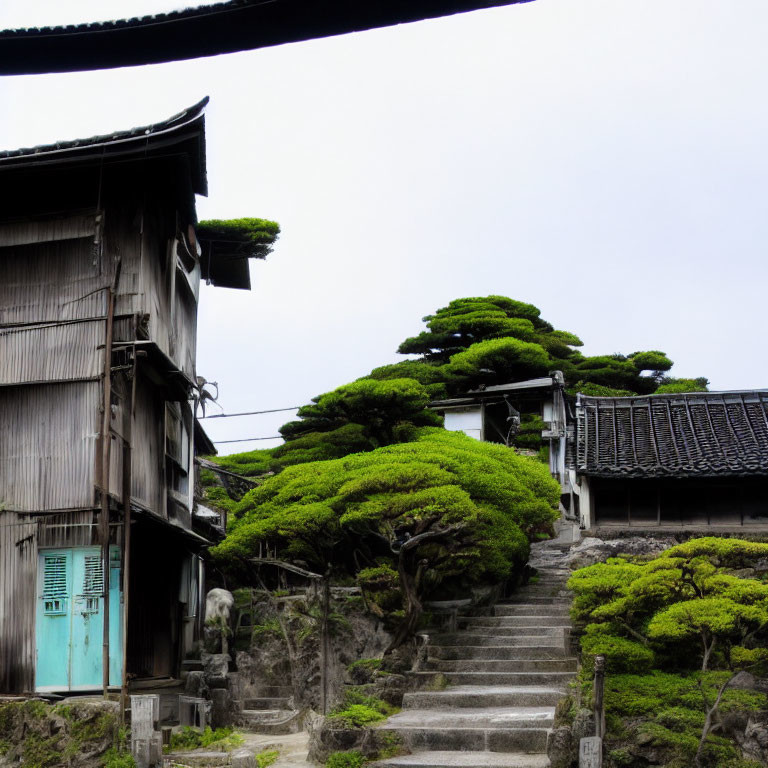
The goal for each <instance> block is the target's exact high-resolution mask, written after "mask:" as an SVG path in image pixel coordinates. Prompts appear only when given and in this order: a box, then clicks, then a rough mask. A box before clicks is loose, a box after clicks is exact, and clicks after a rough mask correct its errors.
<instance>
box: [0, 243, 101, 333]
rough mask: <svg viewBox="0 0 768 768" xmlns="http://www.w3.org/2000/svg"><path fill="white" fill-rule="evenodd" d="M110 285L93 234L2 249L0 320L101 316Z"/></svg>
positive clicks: (0, 322) (50, 319) (36, 320)
mask: <svg viewBox="0 0 768 768" xmlns="http://www.w3.org/2000/svg"><path fill="white" fill-rule="evenodd" d="M109 284H110V277H109V275H105V274H103V273H102V269H101V264H100V259H99V257H98V255H97V254H96V253H95V252H94V245H93V240H92V239H87V240H86V239H81V240H65V241H61V242H55V243H37V244H35V245H19V246H12V247H9V248H0V325H7V324H11V323H41V322H46V321H48V322H50V321H55V320H73V319H81V318H88V317H103V316H104V315H105V314H106V290H105V289H106V287H107V286H108V285H109Z"/></svg>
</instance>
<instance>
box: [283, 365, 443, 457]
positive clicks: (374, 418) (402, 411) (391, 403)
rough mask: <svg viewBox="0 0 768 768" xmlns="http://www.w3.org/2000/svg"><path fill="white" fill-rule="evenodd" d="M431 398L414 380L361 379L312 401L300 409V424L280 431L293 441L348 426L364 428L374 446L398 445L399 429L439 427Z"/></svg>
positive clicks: (291, 425) (296, 423) (288, 425)
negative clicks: (309, 433)
mask: <svg viewBox="0 0 768 768" xmlns="http://www.w3.org/2000/svg"><path fill="white" fill-rule="evenodd" d="M429 400H430V398H429V395H428V393H427V391H426V390H425V389H424V387H423V386H422V385H421V384H419V382H417V381H415V380H413V379H387V380H383V381H382V380H378V379H370V378H368V379H358V380H357V381H353V382H352V383H351V384H345V385H344V386H341V387H338V388H337V389H334V390H333V391H332V392H326V393H325V394H323V395H319V396H317V397H315V398H313V399H312V404H311V405H305V406H303V407H301V408H299V411H298V416H299V418H300V421H292V422H289V423H288V424H284V425H283V426H282V427H280V434H281V435H282V436H283V437H284V438H285V439H286V440H291V439H293V438H296V437H299V436H300V435H304V434H307V433H308V432H330V431H331V430H335V429H338V428H339V427H342V426H344V425H346V424H359V425H362V426H363V427H364V434H365V436H366V437H367V438H368V439H369V440H371V441H372V442H373V444H374V445H389V444H390V443H394V442H397V440H398V437H397V435H396V431H395V428H396V427H397V426H399V425H404V424H405V425H413V426H437V425H439V424H440V417H439V416H437V414H436V413H434V411H431V410H429V409H428V408H427V405H428V404H429Z"/></svg>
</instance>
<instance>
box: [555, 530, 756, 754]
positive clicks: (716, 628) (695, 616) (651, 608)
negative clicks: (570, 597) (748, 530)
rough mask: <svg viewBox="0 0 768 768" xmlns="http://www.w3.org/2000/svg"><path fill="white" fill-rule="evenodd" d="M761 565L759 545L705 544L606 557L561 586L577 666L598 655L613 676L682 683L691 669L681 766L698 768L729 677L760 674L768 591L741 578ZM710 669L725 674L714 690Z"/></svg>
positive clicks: (704, 541) (729, 541) (694, 541)
mask: <svg viewBox="0 0 768 768" xmlns="http://www.w3.org/2000/svg"><path fill="white" fill-rule="evenodd" d="M765 557H768V544H765V543H760V542H752V541H744V540H740V539H721V538H716V537H705V538H701V539H692V540H691V541H688V542H685V543H683V544H679V545H677V546H675V547H672V548H670V549H668V550H667V551H665V552H664V553H662V554H661V555H660V556H658V557H656V558H653V559H651V560H647V561H644V560H641V559H632V558H621V557H619V558H611V559H609V560H608V561H607V562H605V563H598V564H596V565H592V566H589V567H587V568H582V569H580V570H578V571H576V572H575V573H574V574H573V576H572V577H571V579H570V581H569V585H570V586H571V588H572V589H573V591H574V593H575V595H576V597H575V600H574V604H573V608H572V616H573V618H574V619H575V620H576V621H577V622H579V623H580V624H585V626H584V632H583V635H582V638H581V646H582V652H583V653H584V654H585V658H584V661H585V663H587V664H588V663H589V661H590V659H591V658H592V657H593V656H594V655H596V654H602V655H604V656H605V657H606V660H607V664H608V669H609V671H610V672H613V673H625V672H634V673H637V672H643V671H648V670H649V669H651V668H653V667H657V668H661V669H664V670H668V671H678V670H681V669H682V670H684V671H686V672H687V673H688V674H689V675H690V674H691V673H692V672H691V670H692V667H693V666H694V665H695V664H697V665H698V667H699V672H698V673H693V674H695V675H696V677H695V679H696V680H697V684H698V688H699V691H700V694H701V704H700V705H699V708H698V709H697V710H694V712H693V714H692V717H693V720H695V721H696V722H698V728H699V729H700V730H699V734H700V735H699V736H698V737H697V742H698V744H697V746H690V752H689V759H691V760H692V761H693V763H694V764H695V765H696V766H698V767H699V768H703V766H704V765H705V763H706V761H705V760H704V753H705V747H706V746H707V738H708V736H709V734H710V733H712V731H713V730H714V729H715V727H716V726H717V725H718V722H719V721H718V718H719V708H720V705H721V702H722V701H723V697H724V696H725V695H726V692H727V689H728V687H729V686H730V685H731V683H732V681H733V680H734V679H735V675H736V674H737V673H738V672H739V671H743V670H745V669H746V670H750V671H755V670H759V669H768V665H767V664H766V662H767V661H768V652H767V651H766V649H765V646H766V642H767V641H768V584H766V583H765V582H763V581H762V580H759V579H757V578H744V577H743V574H744V571H745V570H746V571H747V572H748V573H749V572H750V567H751V566H753V565H755V564H756V563H757V562H758V561H759V560H761V559H762V558H765ZM713 669H726V670H728V671H729V674H727V675H725V677H723V676H722V675H719V677H718V680H717V684H716V686H715V689H714V691H713V690H712V678H711V675H712V674H715V673H711V672H710V670H713ZM698 712H700V713H701V714H698ZM699 718H700V719H699ZM689 764H690V763H689Z"/></svg>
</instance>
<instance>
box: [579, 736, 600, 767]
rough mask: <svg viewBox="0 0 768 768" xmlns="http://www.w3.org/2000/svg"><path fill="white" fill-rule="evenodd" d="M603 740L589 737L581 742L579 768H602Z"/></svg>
mask: <svg viewBox="0 0 768 768" xmlns="http://www.w3.org/2000/svg"><path fill="white" fill-rule="evenodd" d="M602 765H603V740H602V739H601V738H600V737H599V736H587V737H585V738H583V739H582V740H581V741H580V742H579V768H602Z"/></svg>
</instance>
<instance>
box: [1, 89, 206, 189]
mask: <svg viewBox="0 0 768 768" xmlns="http://www.w3.org/2000/svg"><path fill="white" fill-rule="evenodd" d="M207 103H208V97H207V96H206V97H205V98H204V99H202V100H201V101H199V102H198V103H197V104H195V105H193V106H191V107H189V108H187V109H185V110H183V111H181V112H179V113H178V114H176V115H174V116H173V117H169V118H168V119H167V120H162V121H161V122H159V123H152V124H151V125H142V126H139V127H137V128H131V129H129V130H125V131H115V132H114V133H107V134H103V135H100V136H91V137H89V138H86V139H72V140H68V141H58V142H54V143H53V144H41V145H39V146H36V147H25V148H21V149H7V150H0V171H2V170H4V169H5V168H12V167H19V166H24V165H29V164H33V163H34V164H37V163H51V162H54V163H55V162H58V161H62V162H66V161H71V160H75V161H77V160H79V159H86V158H88V157H90V156H96V155H98V156H99V157H111V156H115V155H124V154H131V153H135V152H147V151H148V150H151V149H153V148H155V147H156V146H158V145H161V144H164V143H165V142H166V141H167V142H170V143H177V142H181V141H185V140H187V139H189V138H193V139H195V141H196V144H195V146H194V148H193V149H190V151H191V152H193V154H194V157H192V158H191V159H192V161H193V165H194V167H195V170H196V174H195V175H196V189H195V191H196V192H198V193H199V194H205V193H206V190H207V183H206V163H205V124H204V117H203V110H204V109H205V106H206V104H207Z"/></svg>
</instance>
